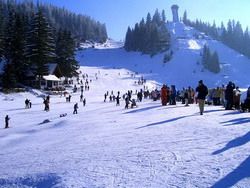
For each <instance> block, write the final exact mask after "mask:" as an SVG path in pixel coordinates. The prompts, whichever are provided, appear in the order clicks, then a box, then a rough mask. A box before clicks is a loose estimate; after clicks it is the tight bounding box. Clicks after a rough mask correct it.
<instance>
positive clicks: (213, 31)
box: [183, 11, 250, 57]
mask: <svg viewBox="0 0 250 188" xmlns="http://www.w3.org/2000/svg"><path fill="white" fill-rule="evenodd" d="M183 23H184V24H185V25H188V26H191V27H194V28H195V29H197V30H199V31H201V32H204V33H205V34H206V35H209V36H211V37H213V38H214V39H216V40H219V41H221V42H222V43H224V44H225V45H227V46H228V47H230V48H232V49H234V50H235V51H237V52H239V53H241V54H243V55H245V56H247V57H250V48H249V46H250V35H249V30H248V27H247V28H246V29H245V30H243V29H242V26H241V23H240V22H239V21H237V22H236V21H235V20H229V21H228V22H227V25H226V26H225V25H224V23H223V22H222V23H221V25H220V26H219V27H218V26H216V23H215V22H213V24H212V25H211V24H210V23H208V22H202V21H201V20H198V19H197V20H196V21H190V20H189V19H188V18H187V12H186V11H185V12H184V15H183Z"/></svg>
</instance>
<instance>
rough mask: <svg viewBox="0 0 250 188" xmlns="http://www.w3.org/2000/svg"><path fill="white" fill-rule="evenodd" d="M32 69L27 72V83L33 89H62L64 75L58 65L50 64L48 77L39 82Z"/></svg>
mask: <svg viewBox="0 0 250 188" xmlns="http://www.w3.org/2000/svg"><path fill="white" fill-rule="evenodd" d="M33 70H34V67H33ZM33 70H32V69H31V70H29V71H28V72H27V77H26V81H25V83H26V84H27V85H30V86H32V87H37V88H41V89H48V90H55V89H58V90H59V89H60V88H62V81H61V79H60V78H61V77H62V73H61V70H60V68H59V66H58V64H56V63H49V64H48V75H44V76H43V77H42V80H39V79H38V77H37V76H36V75H35V73H34V71H33Z"/></svg>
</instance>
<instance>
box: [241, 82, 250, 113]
mask: <svg viewBox="0 0 250 188" xmlns="http://www.w3.org/2000/svg"><path fill="white" fill-rule="evenodd" d="M241 109H242V111H243V112H245V111H246V110H247V109H248V112H250V87H249V88H248V90H247V97H246V99H245V100H244V102H243V103H242V104H241Z"/></svg>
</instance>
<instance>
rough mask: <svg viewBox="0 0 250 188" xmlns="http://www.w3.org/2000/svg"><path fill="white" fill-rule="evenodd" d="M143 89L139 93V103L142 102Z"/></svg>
mask: <svg viewBox="0 0 250 188" xmlns="http://www.w3.org/2000/svg"><path fill="white" fill-rule="evenodd" d="M142 97H143V96H142V89H141V90H140V91H139V92H138V93H137V99H138V101H139V102H141V101H142Z"/></svg>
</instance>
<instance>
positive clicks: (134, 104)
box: [131, 99, 137, 108]
mask: <svg viewBox="0 0 250 188" xmlns="http://www.w3.org/2000/svg"><path fill="white" fill-rule="evenodd" d="M131 102H132V103H131V108H134V107H136V106H137V105H136V101H135V99H132V101H131Z"/></svg>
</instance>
